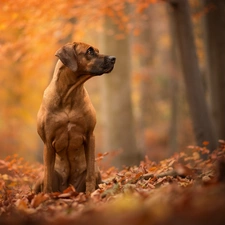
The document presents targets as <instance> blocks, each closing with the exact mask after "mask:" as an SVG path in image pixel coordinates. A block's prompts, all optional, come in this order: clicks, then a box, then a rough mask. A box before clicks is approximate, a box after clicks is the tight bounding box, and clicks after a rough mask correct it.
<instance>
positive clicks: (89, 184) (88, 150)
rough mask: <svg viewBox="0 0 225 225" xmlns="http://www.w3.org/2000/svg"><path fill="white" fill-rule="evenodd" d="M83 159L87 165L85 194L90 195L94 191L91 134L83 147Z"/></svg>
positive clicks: (94, 180) (93, 143)
mask: <svg viewBox="0 0 225 225" xmlns="http://www.w3.org/2000/svg"><path fill="white" fill-rule="evenodd" d="M85 157H86V164H87V175H86V193H91V192H93V191H94V190H95V185H96V178H95V137H94V135H93V134H91V135H90V136H89V137H88V140H87V142H86V145H85Z"/></svg>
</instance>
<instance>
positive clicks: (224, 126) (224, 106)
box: [203, 0, 225, 140]
mask: <svg viewBox="0 0 225 225" xmlns="http://www.w3.org/2000/svg"><path fill="white" fill-rule="evenodd" d="M203 3H204V9H205V10H206V13H205V14H204V16H205V31H206V48H207V62H206V63H207V66H208V69H209V71H208V80H209V82H208V84H209V90H210V97H211V99H210V100H211V111H212V115H213V120H214V123H215V127H216V133H217V137H218V138H219V139H223V140H224V139H225V119H224V115H225V88H224V87H225V55H224V52H225V17H224V13H225V1H224V0H216V1H213V0H204V1H203Z"/></svg>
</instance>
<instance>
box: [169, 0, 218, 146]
mask: <svg viewBox="0 0 225 225" xmlns="http://www.w3.org/2000/svg"><path fill="white" fill-rule="evenodd" d="M171 2H172V3H171V5H172V8H173V10H174V23H175V26H176V32H177V40H178V44H179V49H180V57H181V63H182V69H183V74H184V80H185V85H186V92H187V99H188V103H189V109H190V113H191V117H192V121H193V127H194V133H195V138H196V142H197V144H198V145H199V146H201V145H202V143H203V142H204V141H208V142H209V145H208V148H209V149H210V150H214V149H215V148H216V147H217V142H216V138H215V134H214V132H213V128H212V122H211V118H210V115H209V111H208V108H207V104H206V100H205V96H204V89H203V83H202V80H201V77H200V71H199V67H198V59H197V55H196V49H195V44H194V36H193V30H192V24H191V17H190V8H189V4H188V1H187V0H177V1H175V0H173V1H171Z"/></svg>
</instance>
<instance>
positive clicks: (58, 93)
mask: <svg viewBox="0 0 225 225" xmlns="http://www.w3.org/2000/svg"><path fill="white" fill-rule="evenodd" d="M56 56H57V57H58V58H59V60H58V62H57V64H56V67H55V71H54V74H53V78H52V80H51V82H50V84H49V86H48V87H47V88H46V90H45V92H44V96H43V101H42V104H41V107H40V109H39V112H38V116H37V130H38V134H39V135H40V137H41V139H42V140H43V142H44V155H43V157H44V177H43V180H42V181H39V182H38V183H37V184H36V186H35V192H39V191H43V192H45V193H49V192H55V191H63V190H64V189H66V188H67V187H68V185H70V184H72V185H73V186H74V187H75V189H76V191H78V192H84V191H86V192H88V193H90V192H92V191H94V190H95V189H96V188H97V185H98V184H99V183H100V181H101V177H100V173H99V172H98V171H97V170H96V169H95V137H94V134H93V131H94V127H95V124H96V115H95V109H94V107H93V106H92V103H91V101H90V99H89V96H88V93H87V91H86V89H85V88H84V86H83V84H84V82H85V81H86V80H88V79H90V78H91V77H93V76H96V75H102V74H103V73H109V72H111V71H112V69H113V67H114V63H115V60H116V58H115V57H114V56H106V55H102V54H99V51H98V50H97V49H96V48H94V47H92V46H90V45H87V44H85V43H80V42H79V43H78V42H74V43H69V44H66V45H64V46H63V47H62V48H60V49H59V50H58V51H57V52H56Z"/></svg>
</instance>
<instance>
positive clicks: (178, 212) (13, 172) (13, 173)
mask: <svg viewBox="0 0 225 225" xmlns="http://www.w3.org/2000/svg"><path fill="white" fill-rule="evenodd" d="M206 144H207V143H206ZM220 144H221V145H220V148H218V149H217V150H216V151H214V152H213V153H211V154H209V151H208V150H207V148H206V147H203V148H200V147H195V146H192V147H190V150H191V152H190V153H189V154H188V153H185V152H180V153H176V154H175V155H174V156H173V157H171V158H168V159H165V160H162V161H160V162H159V163H155V162H152V161H151V160H150V159H148V158H147V157H146V158H145V160H144V161H142V162H141V163H140V165H139V166H133V167H124V168H123V169H122V170H120V171H119V170H117V169H116V168H114V167H111V168H108V169H106V170H104V171H101V174H102V178H103V181H104V182H103V183H102V184H100V185H99V188H98V189H97V190H96V191H95V192H93V193H91V195H86V194H85V193H77V192H76V190H75V189H74V188H73V187H72V186H70V187H68V188H67V189H66V190H65V191H64V192H63V193H51V194H43V193H40V194H37V195H36V194H34V193H33V192H32V185H33V184H34V182H35V181H36V180H37V178H38V177H39V176H40V174H41V172H42V170H43V168H42V166H41V165H39V164H35V165H31V164H28V163H26V162H24V160H23V159H22V158H19V157H18V156H16V155H14V156H11V157H7V158H6V159H5V160H1V161H0V186H1V187H0V207H1V208H0V214H1V217H0V223H1V224H15V223H16V224H31V223H32V224H63V223H64V224H92V223H94V224H109V225H111V224H132V225H133V224H198V225H199V224H204V225H206V224H223V223H224V222H225V215H224V206H225V184H224V181H225V158H224V153H225V142H224V141H220ZM202 156H203V157H204V158H205V159H204V160H203V159H202ZM107 157H108V156H107ZM100 158H102V156H100Z"/></svg>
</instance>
